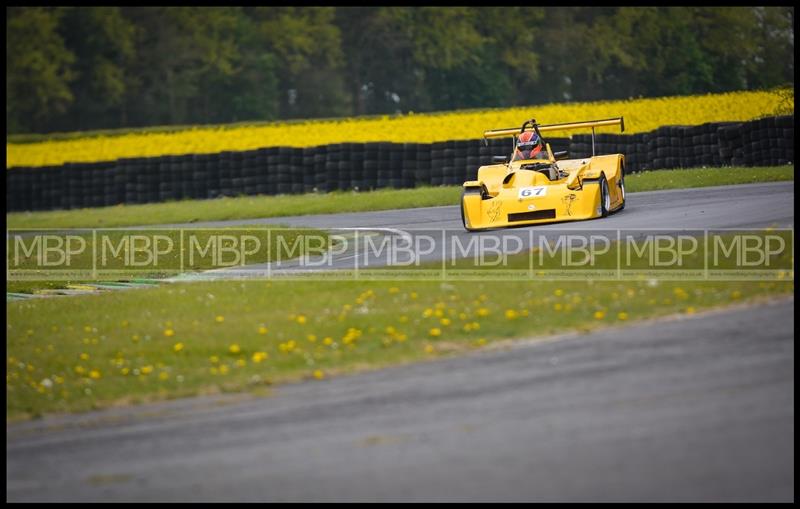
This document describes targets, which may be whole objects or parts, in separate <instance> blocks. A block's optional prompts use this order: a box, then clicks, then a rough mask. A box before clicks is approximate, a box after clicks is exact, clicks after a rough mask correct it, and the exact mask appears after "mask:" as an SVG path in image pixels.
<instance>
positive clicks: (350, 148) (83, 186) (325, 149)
mask: <svg viewBox="0 0 800 509" xmlns="http://www.w3.org/2000/svg"><path fill="white" fill-rule="evenodd" d="M547 141H548V142H549V143H550V145H551V148H552V149H553V151H554V152H559V151H563V150H567V151H569V157H570V158H582V157H589V156H590V155H591V154H592V136H591V135H586V134H576V135H573V136H572V137H571V138H547ZM511 148H512V141H511V138H510V137H509V138H508V139H489V140H451V141H443V142H435V143H389V142H375V143H336V144H331V145H323V146H318V147H309V148H291V147H266V148H260V149H257V150H248V151H242V152H231V151H226V152H219V153H216V154H188V155H181V156H161V157H148V158H127V159H117V160H115V161H109V162H99V163H67V164H63V165H61V166H42V167H34V168H31V167H25V168H9V169H8V170H6V211H7V212H13V211H33V210H55V209H74V208H83V207H103V206H109V205H117V204H121V203H124V204H137V203H153V202H163V201H172V200H184V199H209V198H218V197H221V196H240V195H276V194H297V193H309V192H329V191H336V190H351V189H352V190H371V189H380V188H396V189H400V188H413V187H421V186H441V185H460V184H461V183H463V182H464V181H466V180H474V179H475V178H476V176H477V170H478V167H480V166H481V165H485V164H489V163H491V161H492V158H493V157H494V156H508V155H509V154H510V152H511ZM594 150H595V153H596V154H614V153H622V154H624V155H625V165H626V166H625V168H626V171H627V172H637V171H643V170H659V169H664V168H693V167H701V166H774V165H780V164H789V163H791V162H792V161H794V116H793V115H787V116H780V117H766V118H762V119H758V120H752V121H749V122H722V123H719V122H717V123H708V124H702V125H697V126H663V127H659V128H658V129H655V130H653V131H650V132H648V133H640V134H633V135H626V134H606V133H601V134H597V135H596V136H595V142H594Z"/></svg>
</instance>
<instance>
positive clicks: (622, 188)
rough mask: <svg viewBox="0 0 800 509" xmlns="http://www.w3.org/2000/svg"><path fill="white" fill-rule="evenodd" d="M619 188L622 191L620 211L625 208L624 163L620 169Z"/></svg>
mask: <svg viewBox="0 0 800 509" xmlns="http://www.w3.org/2000/svg"><path fill="white" fill-rule="evenodd" d="M618 185H619V190H620V192H621V193H622V205H620V206H619V208H618V209H617V211H620V210H622V209H624V208H625V166H624V165H623V166H622V167H620V169H619V184H618Z"/></svg>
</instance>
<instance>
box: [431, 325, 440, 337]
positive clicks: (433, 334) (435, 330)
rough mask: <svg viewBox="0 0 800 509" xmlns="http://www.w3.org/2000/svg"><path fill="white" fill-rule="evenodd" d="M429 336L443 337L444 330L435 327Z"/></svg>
mask: <svg viewBox="0 0 800 509" xmlns="http://www.w3.org/2000/svg"><path fill="white" fill-rule="evenodd" d="M428 334H430V335H431V336H433V337H435V338H436V337H439V336H441V335H442V330H441V329H439V328H438V327H434V328H432V329H431V330H429V331H428Z"/></svg>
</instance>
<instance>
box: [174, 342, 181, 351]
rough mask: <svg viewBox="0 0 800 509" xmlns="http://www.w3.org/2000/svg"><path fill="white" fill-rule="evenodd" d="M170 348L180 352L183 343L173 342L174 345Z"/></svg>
mask: <svg viewBox="0 0 800 509" xmlns="http://www.w3.org/2000/svg"><path fill="white" fill-rule="evenodd" d="M172 349H173V350H175V351H176V352H180V351H181V350H183V343H175V346H173V347H172Z"/></svg>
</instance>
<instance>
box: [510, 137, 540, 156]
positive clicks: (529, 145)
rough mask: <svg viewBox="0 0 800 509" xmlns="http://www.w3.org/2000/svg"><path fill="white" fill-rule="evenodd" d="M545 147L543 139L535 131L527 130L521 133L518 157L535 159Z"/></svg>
mask: <svg viewBox="0 0 800 509" xmlns="http://www.w3.org/2000/svg"><path fill="white" fill-rule="evenodd" d="M542 149H544V144H543V143H542V139H541V138H540V137H539V135H538V134H536V132H535V131H525V132H524V133H521V134H520V135H519V142H518V143H517V157H516V159H533V158H535V157H536V155H537V154H539V152H541V151H542Z"/></svg>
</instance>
